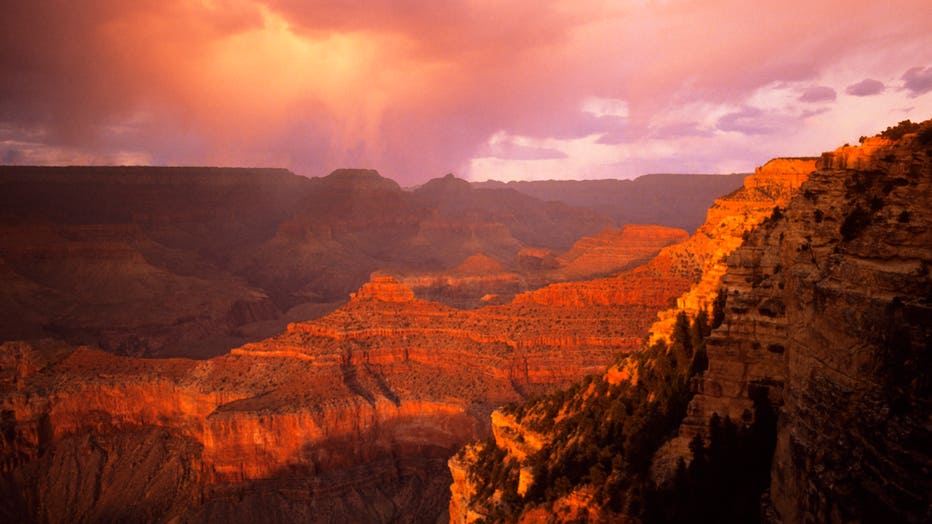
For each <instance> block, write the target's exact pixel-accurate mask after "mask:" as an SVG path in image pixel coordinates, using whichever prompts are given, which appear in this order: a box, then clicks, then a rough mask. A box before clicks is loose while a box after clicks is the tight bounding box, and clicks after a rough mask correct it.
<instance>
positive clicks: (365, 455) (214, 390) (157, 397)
mask: <svg viewBox="0 0 932 524" xmlns="http://www.w3.org/2000/svg"><path fill="white" fill-rule="evenodd" d="M484 265H485V264H484ZM632 278H634V279H639V278H642V277H640V276H635V277H632ZM651 278H653V277H651ZM626 285H627V284H626ZM622 287H624V286H623V285H622V286H619V289H621V288H622ZM636 288H637V286H636V285H634V284H630V285H628V288H626V290H625V291H624V292H616V293H614V294H610V295H607V296H603V297H600V298H595V295H594V294H592V293H590V295H591V296H590V297H589V299H587V301H585V302H578V303H576V304H575V306H574V307H567V303H565V302H560V301H554V302H548V297H550V298H553V297H554V296H555V295H547V294H544V295H541V296H539V297H537V298H536V299H535V300H525V301H516V302H514V303H511V304H507V305H503V306H494V307H485V308H481V309H478V310H472V311H463V310H457V309H453V308H449V307H446V306H443V305H441V304H437V303H431V302H426V301H423V300H419V299H417V298H415V297H414V295H413V293H412V291H411V290H410V289H408V288H407V287H405V286H404V285H403V284H401V283H399V282H398V281H396V280H395V279H394V278H392V277H390V276H385V275H374V276H373V277H372V280H371V281H370V282H369V283H367V284H366V285H364V286H363V287H362V288H360V290H359V291H358V292H356V293H355V294H354V295H353V296H352V297H351V300H350V302H349V303H348V304H346V305H345V306H343V307H341V308H339V309H337V310H336V311H334V312H333V313H331V314H329V315H326V316H324V317H322V318H320V319H316V320H312V321H307V322H297V323H292V324H290V325H289V326H288V329H287V331H286V332H285V333H282V334H281V335H279V336H277V337H274V338H271V339H268V340H264V341H261V342H257V343H252V344H247V345H244V346H242V347H239V348H236V349H234V350H232V351H231V352H230V354H229V355H226V356H223V357H217V358H214V359H210V360H205V361H192V360H185V359H174V360H139V359H131V358H123V357H116V356H113V355H109V354H106V353H103V352H100V351H96V350H91V349H87V348H81V349H77V350H61V349H56V350H55V351H51V352H50V350H47V349H45V348H44V347H34V348H30V347H28V346H23V345H16V344H12V345H11V344H7V345H6V346H4V347H3V351H4V355H5V356H4V358H6V359H7V360H10V361H11V362H13V364H11V365H9V366H7V365H4V367H3V369H4V370H10V371H9V373H10V375H9V377H8V378H7V379H5V381H4V384H6V385H7V387H6V389H5V390H4V396H3V398H2V406H0V409H2V410H3V412H4V414H5V415H4V417H5V418H4V428H5V429H4V445H3V448H2V451H3V453H2V456H3V463H4V467H5V468H6V471H8V472H11V474H13V475H14V476H15V477H16V478H19V479H20V481H19V482H20V483H19V484H16V485H17V486H19V488H18V489H20V490H29V489H39V488H38V487H36V486H37V485H36V484H33V483H34V482H39V480H36V478H35V477H28V476H26V475H25V473H23V472H24V471H26V469H28V468H31V467H34V466H32V464H40V465H41V467H42V468H50V471H51V470H53V469H54V468H56V467H65V466H64V465H61V464H57V463H56V462H54V461H53V456H52V455H49V454H48V452H47V451H46V450H50V449H59V450H66V449H72V448H71V447H70V446H76V445H81V444H80V443H81V442H83V440H82V439H85V438H86V435H87V434H89V433H91V434H97V435H102V436H104V437H103V440H101V442H100V443H99V445H100V446H101V448H100V449H101V452H102V453H104V454H106V453H111V452H112V453H114V454H117V455H118V454H120V453H124V452H126V453H129V452H130V449H131V448H132V446H135V445H136V444H127V445H129V446H130V447H129V448H124V447H121V446H123V444H117V443H116V442H117V441H115V440H113V439H111V438H110V437H107V435H114V436H118V435H127V439H129V440H126V441H121V442H126V443H132V442H137V440H138V442H140V443H141V442H146V441H147V440H146V439H150V438H153V437H152V435H154V434H155V433H153V431H155V428H161V429H164V430H166V431H168V434H170V435H171V439H172V440H171V442H172V444H171V446H176V447H178V449H184V450H186V451H184V453H183V454H182V456H183V457H186V458H185V459H184V461H183V462H181V463H179V466H181V467H184V468H188V469H190V470H191V471H196V472H197V474H196V475H195V476H192V477H188V478H189V479H190V483H188V484H185V486H186V487H185V488H184V489H185V491H184V492H183V493H181V494H179V496H180V497H182V500H181V501H179V500H178V499H171V500H167V499H165V500H162V499H160V500H148V499H147V501H146V502H145V504H148V505H149V506H146V507H148V508H149V509H148V510H147V511H152V512H158V511H163V510H164V511H168V509H166V508H175V509H172V511H176V510H177V511H182V514H183V515H188V516H190V515H197V514H200V513H199V512H202V511H208V509H207V508H216V506H215V501H216V500H217V499H215V498H212V497H215V495H214V494H216V493H228V492H229V490H235V489H238V488H236V486H266V485H267V484H266V483H267V482H271V481H272V480H275V479H278V480H275V482H274V483H273V484H269V486H274V485H279V484H275V483H284V484H285V485H287V484H288V482H291V481H287V480H286V479H287V478H289V475H298V477H297V478H309V477H312V478H343V477H344V476H345V475H347V472H349V471H360V472H362V473H361V477H360V479H359V480H358V481H355V482H351V483H349V484H346V485H344V487H342V488H337V487H334V488H333V489H332V490H331V491H323V492H322V491H321V489H320V488H314V489H311V490H309V491H302V493H303V495H301V496H302V497H306V500H307V501H319V500H320V497H325V498H326V497H329V498H330V499H332V500H335V501H340V503H339V504H341V505H343V506H341V508H343V509H341V510H339V511H338V510H332V511H336V513H328V514H331V515H333V516H334V518H341V517H340V516H341V515H342V516H345V515H347V514H349V513H340V511H351V512H357V511H362V512H366V511H372V510H373V508H374V507H377V506H378V504H381V502H380V501H383V500H385V498H386V497H395V496H401V495H396V494H397V493H402V492H403V491H404V490H405V489H409V488H407V487H406V486H413V485H417V486H420V487H421V488H419V489H424V490H427V491H428V492H432V493H439V492H441V491H442V490H443V486H445V485H448V483H449V480H448V478H446V477H445V476H444V475H434V476H430V477H423V476H418V475H420V474H419V473H417V472H425V471H432V468H434V469H435V468H437V467H439V466H440V465H441V464H443V462H444V461H445V460H446V459H447V458H448V457H449V456H450V455H451V454H452V452H453V450H455V449H456V448H458V447H459V446H461V445H462V444H463V443H465V442H466V441H468V440H470V439H473V438H476V437H478V436H480V435H482V434H484V433H486V432H487V431H488V426H487V422H486V421H487V419H488V416H489V413H490V412H491V410H492V408H493V407H494V406H498V405H501V404H502V403H504V402H508V401H512V400H518V399H519V398H521V397H522V395H525V394H527V393H532V392H539V391H546V390H549V389H552V388H553V387H557V386H560V385H565V384H568V383H570V382H572V381H574V380H578V379H579V378H580V377H582V376H584V375H586V374H591V373H596V372H599V371H602V370H604V368H605V365H606V364H607V363H608V362H609V361H610V359H611V358H612V356H613V355H615V354H617V353H619V352H625V351H630V350H632V349H634V348H636V347H637V346H638V345H639V344H640V342H641V338H642V335H643V332H644V330H645V328H646V327H647V325H648V324H649V322H650V319H651V317H652V315H653V312H654V311H655V309H656V307H658V305H659V304H661V303H666V302H667V301H668V300H669V299H670V298H671V297H673V296H675V294H676V293H678V292H679V291H678V290H672V289H667V290H666V291H664V289H665V288H662V287H661V288H658V289H651V290H650V291H649V292H648V293H646V294H644V293H640V294H639V293H638V292H637V289H636ZM664 292H666V295H664ZM618 319H625V321H624V322H619V321H618ZM47 355H53V356H47ZM53 357H54V358H53ZM130 434H134V435H138V439H137V440H133V439H136V437H132V438H130V437H129V436H128V435H130ZM140 445H141V444H140ZM63 452H64V451H63ZM392 457H394V458H392ZM121 460H122V459H121ZM418 461H426V462H424V463H423V464H421V465H418V464H419V462H418ZM389 463H391V464H395V466H393V467H388V466H387V464H389ZM121 464H123V462H121V461H117V463H112V464H111V463H108V464H107V465H106V466H102V468H103V469H101V470H95V471H98V473H97V474H100V475H104V474H109V473H107V472H110V471H111V470H112V471H113V472H114V473H113V474H114V475H116V476H125V475H128V473H126V472H125V471H122V470H120V467H122V466H121ZM68 471H70V473H68V475H74V476H75V477H76V479H77V480H76V481H79V482H87V481H88V480H87V479H84V478H83V477H81V475H80V473H79V472H74V471H71V470H70V469H69V470H68ZM160 471H162V470H157V469H155V468H153V470H152V474H153V475H158V474H162V473H160ZM438 471H439V470H438ZM412 475H413V476H412ZM43 478H44V477H43ZM384 478H387V479H389V481H388V485H390V486H392V487H391V488H390V489H389V488H386V489H388V491H387V492H386V493H382V494H378V493H375V494H373V495H372V496H373V498H372V499H371V500H367V501H360V502H357V503H349V502H348V500H347V499H346V498H345V497H346V496H347V495H346V494H347V490H350V489H353V490H361V491H366V492H372V490H373V489H374V485H375V484H373V483H375V482H380V481H379V480H378V479H384ZM418 479H419V480H418ZM412 483H415V484H412ZM30 486H32V488H30ZM42 489H46V488H42ZM243 489H259V490H264V489H266V488H265V487H254V488H243ZM269 489H272V488H269ZM22 492H23V491H13V492H11V493H12V494H13V495H15V496H19V495H18V493H22ZM160 493H161V492H160ZM216 496H219V495H216ZM263 500H265V499H264V498H263ZM416 500H418V499H416V498H413V497H409V498H403V500H402V501H401V502H400V503H401V504H402V505H403V507H409V506H410V505H411V504H415V502H416ZM192 501H198V502H192ZM436 502H440V500H439V499H438V500H437V501H436ZM46 503H47V504H53V503H52V502H50V501H48V500H46ZM74 503H75V504H76V505H77V507H83V508H85V509H86V510H87V511H89V512H97V511H101V508H100V507H98V506H97V505H96V504H97V503H96V502H95V501H94V500H93V499H91V500H89V499H81V500H80V501H74ZM314 503H315V504H316V502H314ZM308 504H311V502H308ZM345 504H349V506H345ZM53 505H54V504H53ZM443 505H445V501H444V502H443V503H442V504H440V505H435V506H433V509H432V510H431V509H427V508H425V511H428V512H429V511H434V512H437V511H440V508H441V507H442V506H443ZM250 507H251V506H247V507H245V508H244V511H245V512H246V513H248V512H249V511H251V510H249V508H250ZM178 508H181V509H178ZM11 511H12V510H11ZM24 511H26V513H25V515H32V517H36V515H35V514H32V513H29V511H31V510H28V508H27V510H24ZM210 511H214V510H210ZM71 514H72V513H70V512H69V511H66V510H65V509H62V510H61V513H54V512H52V513H50V514H49V515H51V516H50V517H49V518H50V519H51V520H57V517H56V515H71ZM244 514H245V513H244Z"/></svg>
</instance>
